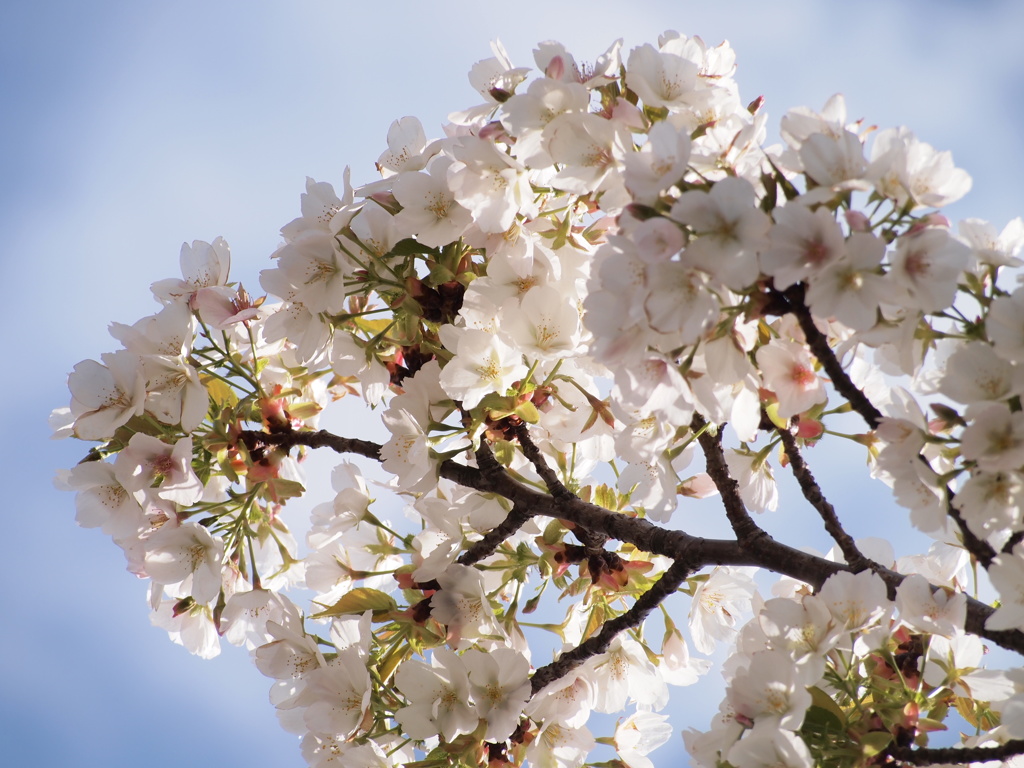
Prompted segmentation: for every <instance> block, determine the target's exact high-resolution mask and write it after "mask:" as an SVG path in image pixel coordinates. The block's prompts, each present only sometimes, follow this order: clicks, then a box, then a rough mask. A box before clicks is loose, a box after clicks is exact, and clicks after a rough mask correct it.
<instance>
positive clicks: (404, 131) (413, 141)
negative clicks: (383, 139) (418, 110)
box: [377, 117, 427, 178]
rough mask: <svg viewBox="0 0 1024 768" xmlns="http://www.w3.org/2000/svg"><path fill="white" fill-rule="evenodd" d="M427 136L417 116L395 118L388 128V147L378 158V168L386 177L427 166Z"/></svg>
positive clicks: (419, 169)
mask: <svg viewBox="0 0 1024 768" xmlns="http://www.w3.org/2000/svg"><path fill="white" fill-rule="evenodd" d="M426 146H427V137H426V135H425V134H424V133H423V125H422V124H421V123H420V121H419V118H417V117H403V118H401V119H399V120H395V121H394V122H393V123H392V124H391V127H390V128H388V148H387V150H386V151H385V152H384V153H383V154H381V156H380V157H379V158H377V168H378V170H380V172H381V175H382V176H384V178H387V177H388V176H394V175H395V174H396V173H401V172H402V171H421V170H423V168H424V167H425V166H426V164H427V163H426V159H425V158H424V157H423V150H424V149H426Z"/></svg>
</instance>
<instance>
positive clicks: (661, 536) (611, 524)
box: [239, 430, 1024, 654]
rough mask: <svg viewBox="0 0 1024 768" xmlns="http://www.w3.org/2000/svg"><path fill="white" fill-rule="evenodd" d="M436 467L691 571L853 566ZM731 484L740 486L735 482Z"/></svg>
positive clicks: (974, 614)
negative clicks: (682, 564)
mask: <svg viewBox="0 0 1024 768" xmlns="http://www.w3.org/2000/svg"><path fill="white" fill-rule="evenodd" d="M239 439H241V440H242V441H243V442H245V443H246V445H249V442H250V441H254V442H258V443H259V444H261V445H264V446H279V447H289V448H290V447H295V446H299V445H305V446H308V447H312V448H319V447H329V448H332V449H333V450H335V451H337V452H339V453H356V454H359V455H361V456H366V457H368V458H373V459H376V460H377V461H380V446H379V445H377V444H375V443H371V442H368V441H366V440H351V439H349V438H344V437H339V436H337V435H334V434H332V433H330V432H326V431H323V430H321V431H319V432H278V433H269V432H259V431H249V432H243V433H242V435H241V437H240V438H239ZM439 472H440V474H441V476H442V477H444V478H447V479H448V480H451V481H452V482H455V483H458V484H460V485H462V486H465V487H466V488H473V489H474V490H478V491H483V492H485V493H497V494H499V495H500V496H504V497H505V498H506V499H508V500H509V501H511V502H512V504H513V507H519V508H520V509H528V510H530V514H531V515H532V516H541V517H551V518H560V519H565V520H569V521H570V522H572V523H574V524H577V525H581V526H584V527H586V528H589V529H590V530H594V531H599V532H601V533H603V534H605V535H607V536H608V537H609V538H612V539H617V540H619V541H625V542H628V543H630V544H632V545H633V546H635V547H637V549H640V550H642V551H644V552H650V553H652V554H656V555H664V556H666V557H670V558H672V559H673V560H682V561H683V562H685V563H687V564H688V565H689V566H690V567H692V568H693V570H694V571H696V570H699V569H700V568H703V567H704V566H707V565H749V566H754V567H757V568H764V569H766V570H769V571H772V572H774V573H778V574H781V575H784V576H790V577H791V578H794V579H797V580H799V581H803V582H805V583H807V584H809V585H811V587H812V588H814V589H815V590H817V589H820V588H821V585H822V584H824V583H825V581H826V580H827V579H828V577H829V576H831V575H833V574H835V573H838V572H839V571H849V570H851V568H850V567H849V566H847V565H845V564H842V563H834V562H832V561H830V560H825V559H824V558H822V557H816V556H815V555H811V554H808V553H807V552H802V551H800V550H798V549H794V548H793V547H790V546H787V545H786V544H782V543H780V542H778V541H775V540H774V539H773V538H772V537H771V536H768V535H767V534H764V535H763V536H761V537H758V539H757V541H756V546H750V544H749V543H744V542H740V541H732V540H728V539H705V538H701V537H699V536H691V535H690V534H688V533H685V532H683V531H677V530H671V529H668V528H662V527H661V526H657V525H654V524H653V523H651V522H649V521H648V520H644V519H642V518H636V517H630V516H629V515H624V514H621V513H618V512H611V511H609V510H607V509H605V508H604V507H599V506H597V505H596V504H591V503H589V502H586V501H583V500H582V499H580V498H576V497H572V498H570V499H567V500H565V501H562V502H556V500H555V499H553V498H552V497H551V496H549V495H548V494H546V493H541V492H540V491H536V490H534V489H533V488H529V487H527V486H525V485H523V484H521V483H519V482H517V481H516V480H515V479H514V478H512V477H511V476H510V475H508V473H506V472H502V473H500V475H495V476H493V477H492V476H489V475H485V474H484V473H483V472H482V471H481V470H480V469H477V468H476V467H468V466H466V465H465V464H459V463H458V462H455V461H452V460H450V459H449V460H448V461H445V462H444V463H442V464H441V466H440V470H439ZM730 480H731V478H730ZM732 482H733V484H735V481H732ZM736 498H738V495H737V497H736ZM876 573H877V574H878V575H879V576H881V577H882V579H884V580H885V582H886V584H887V585H888V587H889V591H890V593H892V592H893V591H894V590H895V589H896V587H897V586H898V585H899V584H900V582H902V581H903V578H904V576H903V574H900V573H896V572H895V571H890V570H889V569H888V568H879V569H878V570H877V571H876ZM993 612H994V609H993V608H992V607H991V606H989V605H986V604H984V603H982V602H979V601H978V600H975V599H974V598H971V597H968V598H967V625H966V629H967V631H968V632H971V633H973V634H976V635H979V636H981V637H985V638H987V639H989V640H991V641H992V642H994V643H996V644H997V645H1000V646H1002V647H1003V648H1006V649H1008V650H1012V651H1016V652H1017V653H1021V654H1024V632H1021V631H1020V630H1005V631H994V630H988V629H985V621H986V620H987V619H988V617H989V616H991V615H992V613H993Z"/></svg>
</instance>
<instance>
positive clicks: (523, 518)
mask: <svg viewBox="0 0 1024 768" xmlns="http://www.w3.org/2000/svg"><path fill="white" fill-rule="evenodd" d="M532 517H533V515H532V514H531V513H530V512H529V511H528V510H526V509H524V508H523V507H519V506H513V507H512V509H511V510H510V511H509V513H508V514H507V515H506V516H505V519H504V520H502V521H501V522H500V523H499V524H498V525H497V526H496V527H494V528H492V529H491V530H489V531H488V532H487V533H486V534H485V535H484V537H483V538H482V539H480V541H475V542H473V543H472V544H471V545H470V546H469V548H468V549H466V551H465V552H463V553H462V554H461V555H459V558H458V559H457V560H456V561H455V562H457V563H459V564H461V565H473V563H479V562H480V561H481V560H483V559H484V558H486V557H490V556H491V554H492V553H493V552H494V550H496V549H497V548H498V547H499V546H501V543H502V542H503V541H505V539H507V538H508V537H509V536H511V535H512V534H513V533H515V532H516V531H518V530H519V529H520V528H522V527H523V526H524V525H525V524H526V522H527V521H528V520H530V518H532Z"/></svg>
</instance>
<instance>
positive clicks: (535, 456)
mask: <svg viewBox="0 0 1024 768" xmlns="http://www.w3.org/2000/svg"><path fill="white" fill-rule="evenodd" d="M516 438H518V440H519V445H520V446H521V447H522V449H523V453H524V454H525V455H526V458H527V459H529V460H530V463H531V464H533V467H534V469H536V470H537V474H538V475H540V478H541V480H543V481H544V485H545V486H547V489H548V493H550V494H551V497H552V498H553V499H555V500H556V501H565V500H568V499H575V498H579V497H578V496H576V494H574V493H572V492H571V491H569V489H568V488H566V487H565V486H564V485H563V484H562V481H561V480H559V479H558V475H557V474H555V471H554V470H553V469H551V467H550V466H548V462H547V460H546V459H545V458H544V454H542V453H541V452H540V448H538V447H537V444H536V443H535V442H533V438H532V437H530V431H529V429H527V427H526V424H519V425H518V426H517V427H516ZM573 535H574V536H576V538H577V539H579V540H580V543H581V544H583V546H584V547H586V548H587V550H589V551H591V552H594V551H598V550H603V549H604V544H605V542H606V541H607V540H608V537H607V536H605V535H604V534H600V533H595V532H594V531H591V530H590V529H588V528H579V527H577V528H574V529H573Z"/></svg>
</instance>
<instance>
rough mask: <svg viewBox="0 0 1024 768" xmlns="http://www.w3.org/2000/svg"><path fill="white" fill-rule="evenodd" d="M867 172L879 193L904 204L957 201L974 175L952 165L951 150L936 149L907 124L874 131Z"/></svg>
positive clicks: (936, 204) (934, 204)
mask: <svg viewBox="0 0 1024 768" xmlns="http://www.w3.org/2000/svg"><path fill="white" fill-rule="evenodd" d="M867 176H868V178H869V179H871V180H872V181H873V182H874V184H875V188H876V189H877V190H878V192H879V193H881V194H882V195H885V196H886V197H891V198H892V199H893V200H895V202H896V205H897V206H899V207H902V206H904V205H907V204H908V203H910V204H912V205H913V206H914V207H920V206H927V207H931V208H940V207H942V206H944V205H949V204H950V203H953V202H956V201H957V200H959V199H960V198H961V197H963V196H964V195H966V194H967V192H968V191H970V189H971V177H970V176H969V175H968V174H967V172H966V171H964V170H963V169H961V168H956V167H955V166H954V165H953V156H952V154H951V153H949V152H936V151H935V149H934V147H932V146H931V145H930V144H925V143H924V142H923V141H919V140H918V139H917V137H916V136H914V134H913V132H911V131H910V130H908V129H907V128H888V129H885V130H882V131H879V132H878V133H877V134H875V141H874V144H873V145H872V147H871V165H870V167H869V168H868V172H867Z"/></svg>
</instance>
